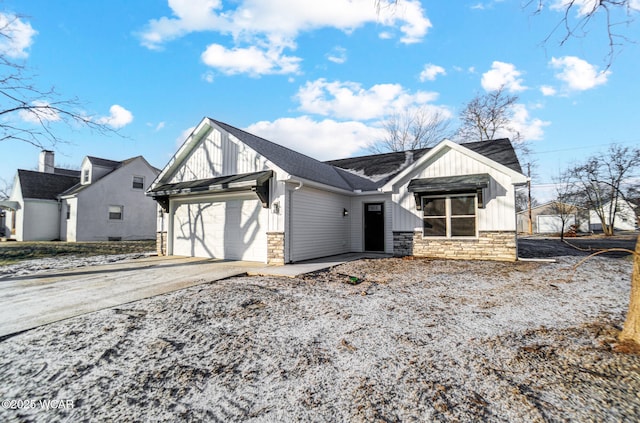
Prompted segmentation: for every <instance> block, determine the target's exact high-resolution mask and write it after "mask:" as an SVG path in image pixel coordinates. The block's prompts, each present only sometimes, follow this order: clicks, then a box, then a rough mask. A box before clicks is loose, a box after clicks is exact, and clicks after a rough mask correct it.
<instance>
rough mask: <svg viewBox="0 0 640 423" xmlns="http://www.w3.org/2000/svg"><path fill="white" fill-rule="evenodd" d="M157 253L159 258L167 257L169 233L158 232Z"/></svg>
mask: <svg viewBox="0 0 640 423" xmlns="http://www.w3.org/2000/svg"><path fill="white" fill-rule="evenodd" d="M156 251H157V253H158V255H159V256H166V255H167V232H166V231H165V232H156Z"/></svg>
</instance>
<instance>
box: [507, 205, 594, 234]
mask: <svg viewBox="0 0 640 423" xmlns="http://www.w3.org/2000/svg"><path fill="white" fill-rule="evenodd" d="M563 220H564V222H563ZM517 222H518V232H519V233H528V232H529V210H522V211H519V212H518V215H517ZM572 225H575V226H576V227H577V230H578V231H580V232H589V230H590V229H589V214H588V213H587V209H585V208H583V207H579V206H574V205H571V204H566V203H561V202H559V201H550V202H548V203H545V204H541V205H539V206H536V207H532V208H531V228H532V230H533V233H534V234H558V233H560V231H562V228H563V226H564V230H565V232H566V231H568V230H569V228H570V227H571V226H572Z"/></svg>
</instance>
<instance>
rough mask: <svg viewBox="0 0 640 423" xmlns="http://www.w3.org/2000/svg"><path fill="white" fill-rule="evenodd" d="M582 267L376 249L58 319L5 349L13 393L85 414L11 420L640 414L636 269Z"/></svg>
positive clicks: (615, 264) (0, 352) (28, 414)
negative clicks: (633, 325)
mask: <svg viewBox="0 0 640 423" xmlns="http://www.w3.org/2000/svg"><path fill="white" fill-rule="evenodd" d="M575 261H576V260H575V259H574V258H568V257H560V258H559V259H558V262H557V263H554V264H540V263H494V262H466V261H443V260H422V259H418V260H403V259H396V258H394V259H381V260H359V261H355V262H351V263H347V264H344V265H340V266H337V267H335V268H333V269H331V270H329V271H325V272H319V273H316V274H312V275H306V276H305V277H304V278H298V279H289V278H274V277H242V278H233V279H228V280H224V281H220V282H217V283H212V284H208V285H201V286H198V287H192V288H189V289H185V290H182V291H179V292H174V293H171V294H167V295H162V296H158V297H155V298H152V299H148V300H143V301H138V302H135V303H131V304H128V305H127V306H120V307H117V308H113V309H107V310H102V311H99V312H96V313H92V314H89V315H85V316H80V317H77V318H73V319H69V320H66V321H63V322H58V323H55V324H51V325H48V326H45V327H41V328H38V329H35V330H32V331H29V332H26V333H24V334H20V335H17V336H14V337H12V338H9V339H7V340H5V341H4V342H2V343H0V357H2V358H1V359H0V380H2V381H3V383H2V384H1V385H0V397H1V398H2V399H8V400H11V399H16V400H17V399H34V400H42V399H44V400H46V399H50V400H51V399H58V400H71V401H73V408H71V409H58V410H49V411H46V410H41V409H20V410H16V409H0V419H2V420H5V421H10V420H30V421H47V422H51V421H54V422H55V421H68V420H73V421H78V420H85V419H96V418H98V419H100V420H114V421H121V420H127V421H135V420H194V421H202V420H207V421H256V422H259V421H311V420H312V421H331V422H333V421H356V422H357V421H363V422H364V421H515V422H518V421H522V422H524V421H527V422H530V421H534V422H535V421H540V422H542V421H548V420H553V421H565V420H575V421H589V420H595V421H607V420H609V421H625V420H626V421H629V420H634V419H636V418H637V416H638V415H640V397H639V396H638V394H637V392H640V377H639V376H638V375H640V356H637V355H630V354H620V353H616V352H615V351H614V350H613V349H612V348H613V347H612V343H613V340H614V338H615V334H616V331H617V330H619V326H620V325H621V322H622V318H623V315H624V311H625V307H626V304H627V301H628V295H629V278H630V273H631V263H629V262H628V261H626V260H616V259H613V260H612V259H605V258H594V259H592V260H590V261H588V262H587V263H586V264H585V265H583V266H581V267H580V268H579V269H577V270H576V271H575V273H573V274H572V275H571V277H567V273H566V270H567V269H569V268H571V267H572V265H573V263H574V262H575ZM353 276H355V277H357V278H358V283H357V284H352V283H350V281H351V277H353Z"/></svg>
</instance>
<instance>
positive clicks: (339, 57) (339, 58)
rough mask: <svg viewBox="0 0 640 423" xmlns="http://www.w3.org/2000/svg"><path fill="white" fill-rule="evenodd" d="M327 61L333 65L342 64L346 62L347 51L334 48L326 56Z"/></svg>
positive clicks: (338, 47) (341, 48) (342, 48)
mask: <svg viewBox="0 0 640 423" xmlns="http://www.w3.org/2000/svg"><path fill="white" fill-rule="evenodd" d="M327 60H329V61H330V62H333V63H338V64H340V65H341V64H343V63H344V62H346V61H347V49H345V48H344V47H340V46H336V47H334V48H333V49H331V52H329V54H327Z"/></svg>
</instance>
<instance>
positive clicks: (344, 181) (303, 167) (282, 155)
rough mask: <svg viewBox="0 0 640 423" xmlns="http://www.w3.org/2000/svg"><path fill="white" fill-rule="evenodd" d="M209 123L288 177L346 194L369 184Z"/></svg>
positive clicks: (270, 143)
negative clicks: (305, 180) (263, 158)
mask: <svg viewBox="0 0 640 423" xmlns="http://www.w3.org/2000/svg"><path fill="white" fill-rule="evenodd" d="M209 120H210V121H211V122H213V123H214V124H216V125H217V126H219V127H220V128H222V129H223V130H225V131H227V132H228V133H230V134H231V135H233V136H234V137H236V138H238V139H239V140H240V141H242V142H243V143H244V144H246V145H248V146H249V147H251V148H252V149H254V150H255V151H256V152H257V153H258V154H260V155H262V156H263V157H265V158H266V159H267V160H269V161H271V162H272V163H273V164H275V165H276V166H278V167H279V168H281V169H282V170H284V171H285V172H287V173H289V174H290V175H294V176H298V177H300V178H304V179H308V180H310V181H314V182H320V183H322V184H326V185H330V186H333V187H336V188H341V189H345V190H348V191H353V190H354V189H356V187H357V186H358V185H368V181H367V180H365V179H364V178H362V177H359V176H357V175H349V174H348V173H347V172H344V171H343V170H341V169H337V168H335V167H334V166H331V165H329V164H327V163H323V162H321V161H319V160H316V159H313V158H311V157H309V156H305V155H304V154H302V153H298V152H297V151H293V150H291V149H289V148H287V147H283V146H281V145H279V144H276V143H274V142H271V141H268V140H266V139H264V138H260V137H258V136H256V135H253V134H250V133H248V132H246V131H243V130H241V129H238V128H236V127H233V126H231V125H228V124H226V123H224V122H220V121H217V120H215V119H209Z"/></svg>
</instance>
